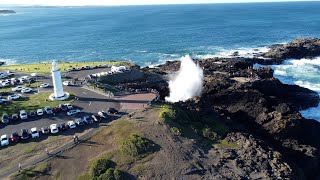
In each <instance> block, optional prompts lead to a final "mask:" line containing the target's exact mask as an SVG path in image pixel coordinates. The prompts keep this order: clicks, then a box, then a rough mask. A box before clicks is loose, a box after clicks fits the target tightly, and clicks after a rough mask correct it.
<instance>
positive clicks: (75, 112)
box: [67, 109, 80, 116]
mask: <svg viewBox="0 0 320 180" xmlns="http://www.w3.org/2000/svg"><path fill="white" fill-rule="evenodd" d="M78 113H80V109H72V110H70V111H69V112H67V114H68V116H71V115H74V114H78Z"/></svg>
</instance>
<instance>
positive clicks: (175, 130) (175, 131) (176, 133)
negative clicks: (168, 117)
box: [170, 127, 181, 136]
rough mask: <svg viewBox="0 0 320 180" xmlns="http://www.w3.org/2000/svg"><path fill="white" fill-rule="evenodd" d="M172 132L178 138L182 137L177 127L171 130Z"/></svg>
mask: <svg viewBox="0 0 320 180" xmlns="http://www.w3.org/2000/svg"><path fill="white" fill-rule="evenodd" d="M170 131H171V132H172V133H173V134H174V135H176V136H181V130H180V129H179V128H177V127H172V128H170Z"/></svg>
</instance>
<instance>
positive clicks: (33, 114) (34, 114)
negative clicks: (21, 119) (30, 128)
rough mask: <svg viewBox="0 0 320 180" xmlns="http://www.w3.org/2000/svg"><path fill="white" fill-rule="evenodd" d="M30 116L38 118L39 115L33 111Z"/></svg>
mask: <svg viewBox="0 0 320 180" xmlns="http://www.w3.org/2000/svg"><path fill="white" fill-rule="evenodd" d="M29 115H30V117H36V116H37V113H36V112H35V111H33V110H31V111H30V113H29Z"/></svg>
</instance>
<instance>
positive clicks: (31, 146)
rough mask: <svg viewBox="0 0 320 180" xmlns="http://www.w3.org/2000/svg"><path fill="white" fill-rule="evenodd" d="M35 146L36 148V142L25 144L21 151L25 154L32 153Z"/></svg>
mask: <svg viewBox="0 0 320 180" xmlns="http://www.w3.org/2000/svg"><path fill="white" fill-rule="evenodd" d="M36 148H37V144H36V143H32V144H25V146H23V152H24V153H25V154H30V153H32V152H33V151H34V150H35V149H36Z"/></svg>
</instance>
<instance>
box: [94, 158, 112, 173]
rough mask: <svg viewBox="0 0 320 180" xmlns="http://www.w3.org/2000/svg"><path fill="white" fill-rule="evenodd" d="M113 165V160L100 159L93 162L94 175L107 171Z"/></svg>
mask: <svg viewBox="0 0 320 180" xmlns="http://www.w3.org/2000/svg"><path fill="white" fill-rule="evenodd" d="M113 165H114V162H112V161H111V160H106V159H98V160H97V161H95V162H94V164H93V167H92V170H91V175H92V177H99V176H100V175H101V174H103V173H104V172H106V171H107V170H108V169H109V168H111V167H112V166H113Z"/></svg>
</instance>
